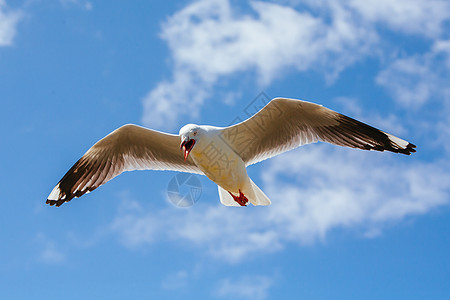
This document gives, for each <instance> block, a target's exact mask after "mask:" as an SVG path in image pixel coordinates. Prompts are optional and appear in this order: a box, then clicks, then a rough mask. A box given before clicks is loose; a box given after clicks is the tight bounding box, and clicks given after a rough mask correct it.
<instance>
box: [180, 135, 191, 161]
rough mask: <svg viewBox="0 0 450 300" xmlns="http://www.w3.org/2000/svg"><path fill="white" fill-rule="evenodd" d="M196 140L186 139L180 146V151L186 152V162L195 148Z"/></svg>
mask: <svg viewBox="0 0 450 300" xmlns="http://www.w3.org/2000/svg"><path fill="white" fill-rule="evenodd" d="M194 144H195V140H193V139H189V138H187V139H184V140H183V141H182V142H181V144H180V150H183V152H184V160H186V159H187V158H188V156H189V153H190V152H191V150H192V148H194Z"/></svg>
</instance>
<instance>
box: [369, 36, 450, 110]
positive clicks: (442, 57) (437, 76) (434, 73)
mask: <svg viewBox="0 0 450 300" xmlns="http://www.w3.org/2000/svg"><path fill="white" fill-rule="evenodd" d="M449 80H450V41H446V40H439V41H436V42H435V44H434V45H433V46H432V47H431V49H430V51H429V52H427V53H425V54H416V55H411V56H406V57H404V58H398V59H396V60H394V61H393V62H392V63H391V64H390V65H389V66H388V67H387V68H386V69H384V70H383V71H381V72H380V74H379V75H378V76H377V78H376V82H377V83H378V84H380V85H382V86H384V87H386V88H387V89H388V91H389V92H390V93H392V95H393V98H394V99H396V101H398V102H399V103H401V104H402V105H404V106H406V107H415V108H420V107H422V106H423V105H424V104H426V102H427V101H429V100H438V102H441V103H445V100H447V101H448V100H450V86H449V85H448V82H449ZM442 100H444V101H442Z"/></svg>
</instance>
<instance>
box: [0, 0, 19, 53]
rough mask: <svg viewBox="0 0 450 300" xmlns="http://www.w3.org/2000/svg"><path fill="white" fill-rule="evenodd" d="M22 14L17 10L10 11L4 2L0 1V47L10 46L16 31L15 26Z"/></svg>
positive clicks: (3, 0)
mask: <svg viewBox="0 0 450 300" xmlns="http://www.w3.org/2000/svg"><path fill="white" fill-rule="evenodd" d="M22 17H23V13H22V12H21V11H19V10H10V9H9V8H8V6H7V4H6V2H5V0H0V47H1V46H10V45H11V44H12V43H13V40H14V37H15V35H16V31H17V24H18V23H19V21H20V20H21V19H22Z"/></svg>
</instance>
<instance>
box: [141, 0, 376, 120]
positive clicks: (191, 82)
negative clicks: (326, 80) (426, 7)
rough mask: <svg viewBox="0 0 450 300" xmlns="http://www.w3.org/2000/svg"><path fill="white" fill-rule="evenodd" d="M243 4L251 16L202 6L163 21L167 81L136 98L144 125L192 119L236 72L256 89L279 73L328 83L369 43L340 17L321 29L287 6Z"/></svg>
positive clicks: (216, 4)
mask: <svg viewBox="0 0 450 300" xmlns="http://www.w3.org/2000/svg"><path fill="white" fill-rule="evenodd" d="M250 5H251V8H252V10H253V12H254V14H240V13H238V12H236V11H234V10H233V8H232V7H231V4H230V2H229V1H228V0H213V1H209V0H208V1H204V0H203V1H197V2H194V3H192V4H190V5H188V6H187V7H186V8H184V9H183V10H181V11H179V12H177V13H176V14H174V15H173V16H172V17H171V18H169V20H168V21H167V22H166V23H165V24H164V25H163V27H162V34H161V37H162V38H163V39H164V40H165V41H166V42H167V44H168V46H169V49H170V53H171V60H172V64H173V71H172V78H171V79H169V80H166V81H162V82H160V83H159V84H158V85H157V86H156V87H155V88H154V89H153V90H151V91H150V92H149V94H148V95H147V96H146V98H145V99H144V116H143V120H144V123H146V124H147V125H151V126H153V127H155V126H156V127H159V126H162V125H165V126H167V124H168V123H170V121H173V120H175V119H178V118H179V117H180V116H184V115H187V114H192V112H194V113H197V114H198V112H199V110H200V108H201V105H202V104H203V102H204V101H205V99H206V98H207V97H208V96H209V95H210V93H211V89H212V88H213V86H214V84H215V83H216V82H217V81H218V79H219V78H224V79H225V80H226V78H227V76H230V75H232V74H235V73H239V72H243V71H256V73H257V81H258V82H259V83H260V85H265V84H268V83H270V82H271V81H272V80H273V79H274V78H276V77H277V76H280V74H282V73H283V72H281V70H282V69H284V68H286V69H290V68H295V69H297V70H299V71H306V70H310V69H312V68H314V70H324V71H325V72H326V73H327V74H328V75H329V77H330V78H332V77H335V76H336V75H337V74H338V73H339V72H340V71H341V70H342V69H344V68H345V67H346V66H348V65H350V64H352V63H353V62H355V61H356V60H358V59H359V58H360V57H362V56H363V55H364V54H365V53H367V52H369V50H370V45H371V44H372V43H373V42H374V41H375V40H376V36H374V35H373V34H372V33H371V32H368V31H366V29H365V28H364V27H360V26H357V25H356V24H353V23H352V19H351V18H350V15H348V14H347V13H346V11H339V13H336V14H335V15H333V19H332V23H331V24H328V22H326V21H325V18H324V17H316V16H313V15H312V14H311V13H308V12H306V11H297V10H295V9H293V8H291V7H288V6H282V5H278V4H274V3H267V2H251V3H250ZM349 54H351V55H349ZM181 103H182V104H183V105H180V104H181ZM166 120H168V121H169V122H167V121H166Z"/></svg>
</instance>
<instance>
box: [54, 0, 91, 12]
mask: <svg viewBox="0 0 450 300" xmlns="http://www.w3.org/2000/svg"><path fill="white" fill-rule="evenodd" d="M59 2H60V3H61V4H62V5H63V6H64V7H70V6H75V7H78V8H82V9H84V10H87V11H91V10H92V9H93V8H94V6H93V5H92V2H90V1H81V0H59Z"/></svg>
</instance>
